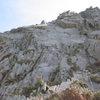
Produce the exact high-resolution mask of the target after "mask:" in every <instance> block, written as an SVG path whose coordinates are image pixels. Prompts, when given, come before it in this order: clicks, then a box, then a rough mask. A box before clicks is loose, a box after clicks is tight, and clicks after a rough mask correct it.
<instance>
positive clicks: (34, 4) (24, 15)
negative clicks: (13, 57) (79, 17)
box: [0, 0, 100, 32]
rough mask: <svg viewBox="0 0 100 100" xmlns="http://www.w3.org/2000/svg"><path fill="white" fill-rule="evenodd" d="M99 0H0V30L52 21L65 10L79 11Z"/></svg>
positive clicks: (96, 3)
mask: <svg viewBox="0 0 100 100" xmlns="http://www.w3.org/2000/svg"><path fill="white" fill-rule="evenodd" d="M90 6H93V7H96V6H97V7H99V8H100V0H0V32H3V31H7V30H9V29H11V28H15V27H19V26H26V25H32V24H38V23H40V22H41V20H45V21H47V22H48V21H52V20H54V19H56V18H57V16H58V15H59V14H60V13H62V12H64V11H67V10H71V11H75V12H80V11H83V10H85V9H86V8H88V7H90Z"/></svg>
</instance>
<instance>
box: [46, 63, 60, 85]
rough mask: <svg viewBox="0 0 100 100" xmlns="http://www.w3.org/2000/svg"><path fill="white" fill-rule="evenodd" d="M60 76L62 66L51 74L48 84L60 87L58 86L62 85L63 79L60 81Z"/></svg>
mask: <svg viewBox="0 0 100 100" xmlns="http://www.w3.org/2000/svg"><path fill="white" fill-rule="evenodd" d="M59 74H60V66H59V65H58V66H57V67H56V70H55V71H54V72H52V73H51V74H50V77H49V78H50V81H49V82H48V84H49V85H58V84H60V83H61V79H60V76H59ZM56 77H57V79H56Z"/></svg>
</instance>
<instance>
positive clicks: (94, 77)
mask: <svg viewBox="0 0 100 100" xmlns="http://www.w3.org/2000/svg"><path fill="white" fill-rule="evenodd" d="M91 80H92V81H93V82H96V83H100V76H99V75H98V74H93V75H92V76H91Z"/></svg>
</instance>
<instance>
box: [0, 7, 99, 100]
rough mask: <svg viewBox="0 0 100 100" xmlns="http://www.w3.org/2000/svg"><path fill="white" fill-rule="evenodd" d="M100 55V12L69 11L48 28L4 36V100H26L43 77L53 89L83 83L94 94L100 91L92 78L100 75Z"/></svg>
mask: <svg viewBox="0 0 100 100" xmlns="http://www.w3.org/2000/svg"><path fill="white" fill-rule="evenodd" d="M99 53H100V9H98V8H88V9H86V11H83V12H81V13H79V14H77V13H73V12H70V11H67V12H64V13H62V14H60V15H59V16H58V18H57V19H56V20H55V21H53V22H49V23H47V24H40V25H32V26H29V27H20V28H17V29H12V30H11V31H8V32H4V33H0V94H1V95H0V96H1V97H0V100H26V94H28V93H31V89H30V86H32V85H34V84H35V82H36V80H37V77H38V76H39V75H42V76H43V79H44V81H46V82H48V84H50V85H58V84H60V83H62V82H66V81H68V79H70V80H75V79H79V80H80V79H81V80H85V81H86V83H87V84H88V86H89V88H91V89H92V90H95V89H99V88H100V84H98V83H96V82H92V81H91V75H92V74H95V73H96V74H98V75H99V74H100V68H99V67H100V63H98V64H99V65H96V64H95V63H97V62H100V55H99ZM94 64H95V66H94ZM89 66H92V67H89ZM93 66H94V67H95V68H97V69H98V70H95V72H94V70H93ZM97 66H98V67H97ZM70 80H69V81H70ZM25 88H27V91H24V92H23V90H24V89H25ZM29 89H30V90H29ZM28 90H29V91H28ZM29 95H30V94H29ZM29 95H27V96H29ZM16 98H17V99H16Z"/></svg>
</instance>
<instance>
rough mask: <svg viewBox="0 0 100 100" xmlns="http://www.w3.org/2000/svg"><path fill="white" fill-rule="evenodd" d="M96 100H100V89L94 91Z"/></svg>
mask: <svg viewBox="0 0 100 100" xmlns="http://www.w3.org/2000/svg"><path fill="white" fill-rule="evenodd" d="M94 100H100V90H98V91H95V92H94Z"/></svg>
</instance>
